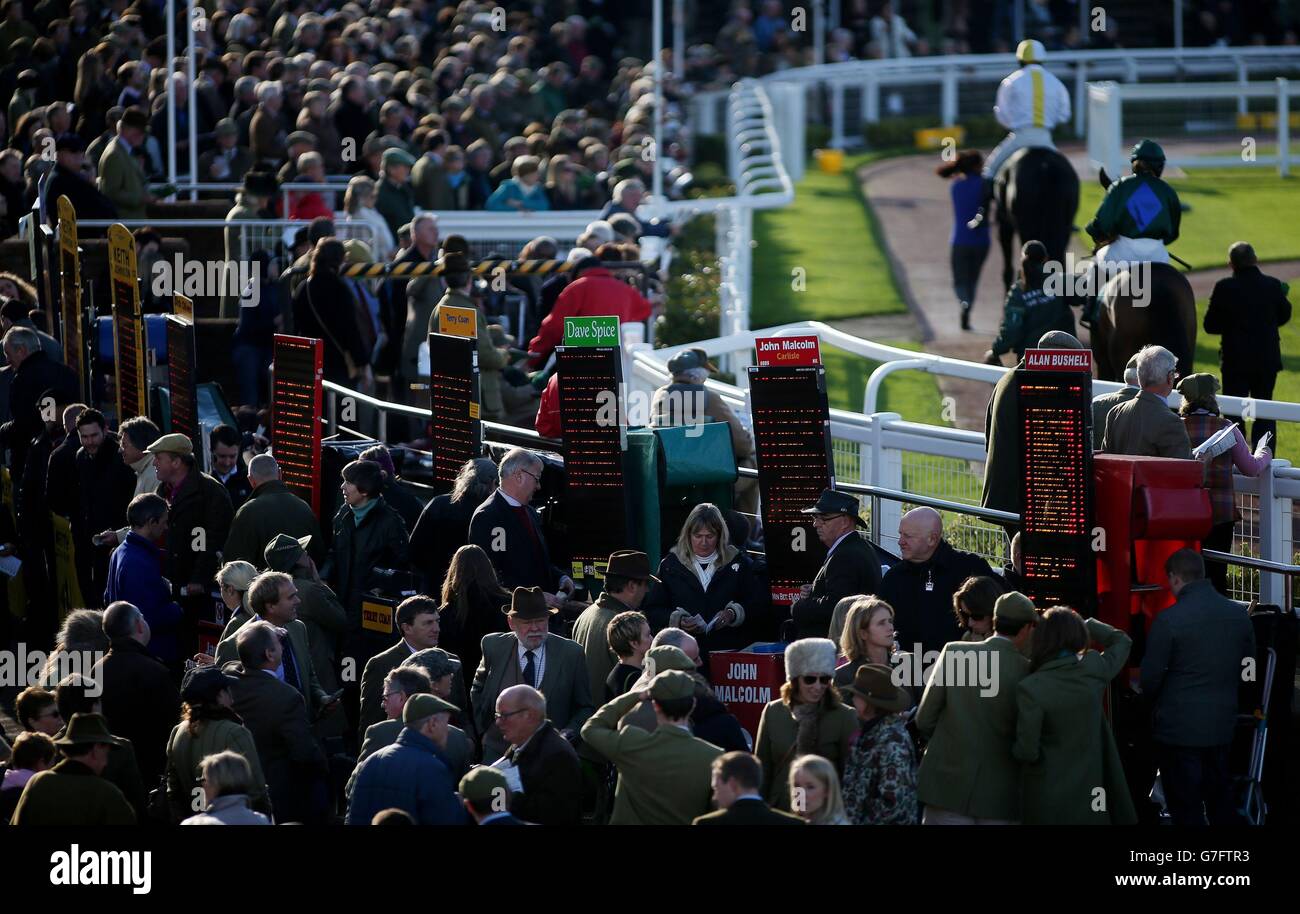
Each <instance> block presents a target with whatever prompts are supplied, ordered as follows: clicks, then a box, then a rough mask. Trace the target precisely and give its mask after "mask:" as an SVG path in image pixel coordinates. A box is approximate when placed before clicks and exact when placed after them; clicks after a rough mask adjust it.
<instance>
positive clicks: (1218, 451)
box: [1178, 372, 1273, 596]
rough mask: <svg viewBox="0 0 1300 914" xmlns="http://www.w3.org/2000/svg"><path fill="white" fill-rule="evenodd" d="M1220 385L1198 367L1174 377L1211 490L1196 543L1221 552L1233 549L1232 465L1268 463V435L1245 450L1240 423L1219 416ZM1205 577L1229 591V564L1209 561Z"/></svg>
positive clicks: (1251, 467) (1250, 471) (1251, 472)
mask: <svg viewBox="0 0 1300 914" xmlns="http://www.w3.org/2000/svg"><path fill="white" fill-rule="evenodd" d="M1218 390H1219V379H1218V378H1216V377H1215V376H1214V375H1212V374H1205V373H1202V372H1198V373H1196V374H1191V375H1188V376H1187V377H1185V378H1183V379H1182V380H1181V381H1179V382H1178V392H1179V393H1180V394H1182V395H1183V405H1182V406H1181V407H1179V409H1178V415H1179V416H1181V417H1182V420H1183V426H1184V427H1185V428H1186V429H1187V437H1188V439H1189V440H1190V441H1191V443H1192V456H1193V457H1196V458H1197V459H1199V460H1202V461H1204V463H1205V488H1206V490H1207V491H1208V492H1209V493H1210V512H1211V522H1212V524H1213V526H1211V527H1210V534H1209V536H1207V537H1206V538H1205V539H1204V540H1202V542H1201V546H1202V547H1203V548H1205V549H1217V550H1218V551H1220V552H1231V551H1232V535H1233V531H1234V529H1235V528H1236V526H1237V503H1236V498H1235V497H1234V496H1233V491H1232V468H1233V467H1234V466H1235V467H1236V468H1237V470H1239V471H1240V472H1241V474H1242V475H1243V476H1251V477H1254V476H1258V475H1259V474H1260V473H1263V472H1264V471H1265V470H1267V469H1268V468H1269V466H1270V465H1271V464H1272V462H1273V452H1272V451H1271V450H1269V447H1268V445H1269V443H1270V442H1271V441H1272V435H1265V436H1264V438H1263V439H1262V440H1261V441H1260V442H1259V447H1257V448H1256V449H1255V453H1254V454H1252V453H1251V452H1250V447H1249V445H1247V444H1246V438H1245V436H1244V435H1242V433H1241V426H1239V425H1235V424H1234V423H1233V422H1232V421H1230V420H1228V419H1225V418H1223V411H1222V410H1220V409H1219V402H1218V400H1216V399H1215V397H1214V395H1215V394H1216V393H1217V392H1218ZM1206 577H1208V578H1209V579H1210V581H1211V583H1213V584H1214V589H1215V590H1217V591H1218V592H1219V593H1221V594H1223V595H1224V596H1227V595H1228V566H1227V565H1225V564H1223V563H1222V562H1209V563H1208V564H1207V568H1206Z"/></svg>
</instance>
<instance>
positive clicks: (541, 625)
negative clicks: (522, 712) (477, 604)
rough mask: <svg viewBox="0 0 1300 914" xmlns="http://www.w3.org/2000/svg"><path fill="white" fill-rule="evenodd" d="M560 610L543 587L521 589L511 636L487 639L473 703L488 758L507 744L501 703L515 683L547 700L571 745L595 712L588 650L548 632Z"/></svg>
mask: <svg viewBox="0 0 1300 914" xmlns="http://www.w3.org/2000/svg"><path fill="white" fill-rule="evenodd" d="M557 612H559V610H558V609H556V608H554V607H551V606H547V604H546V595H545V594H544V593H543V592H542V589H541V588H540V587H516V588H515V590H514V593H513V594H512V596H511V598H510V609H509V610H508V611H507V612H506V622H507V624H509V626H510V631H509V632H501V633H495V634H490V635H485V636H484V637H483V659H482V660H480V661H479V666H478V669H477V670H476V671H475V673H474V683H473V685H472V686H471V687H470V701H471V702H472V703H473V705H474V724H475V728H476V729H477V732H478V733H480V734H482V739H483V757H484V758H485V759H489V760H492V759H498V758H501V756H502V754H503V753H504V752H505V749H506V741H505V739H504V737H503V735H502V732H501V728H500V727H499V726H498V725H497V722H496V702H497V696H499V695H500V694H501V693H502V692H503V691H504V690H505V689H507V688H509V687H510V686H512V685H519V684H523V685H529V686H532V687H533V688H535V689H537V690H538V691H540V692H541V693H542V694H543V695H545V696H546V704H547V708H548V713H549V715H550V718H551V720H552V721H553V722H554V723H555V726H556V728H557V729H558V730H559V731H560V734H561V735H562V736H564V737H565V739H567V740H569V742H570V743H573V742H576V741H577V739H578V730H579V728H580V727H582V725H583V723H584V722H585V721H586V720H587V718H588V717H590V716H591V712H592V711H594V710H595V706H594V705H593V703H592V698H591V680H590V678H589V674H588V672H587V660H586V657H585V656H584V655H583V652H582V646H581V645H579V644H578V643H577V642H576V641H570V640H569V639H568V638H562V637H561V636H559V635H556V634H554V633H552V632H550V631H548V629H549V626H550V618H551V616H552V615H554V614H555V613H557Z"/></svg>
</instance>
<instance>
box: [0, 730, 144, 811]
mask: <svg viewBox="0 0 1300 914" xmlns="http://www.w3.org/2000/svg"><path fill="white" fill-rule="evenodd" d="M121 743H122V741H121V740H120V739H118V738H117V737H116V736H114V735H113V734H112V733H109V732H108V724H106V723H105V722H104V718H103V715H100V714H74V715H73V717H72V720H71V721H69V722H68V727H67V730H66V731H65V732H64V735H63V736H62V737H61V738H60V739H57V740H55V741H54V744H55V745H56V746H58V747H59V749H60V750H62V752H63V761H61V762H59V763H58V764H57V765H55V766H54V767H53V768H50V769H48V770H46V771H41V772H38V773H37V774H35V775H33V776H32V779H31V780H30V781H28V782H27V786H26V787H24V788H23V794H22V796H21V797H19V799H18V807H17V808H16V809H15V810H14V814H13V818H12V819H11V820H10V824H12V825H63V826H68V825H77V826H80V825H134V824H135V823H136V820H135V810H133V809H132V808H131V804H130V803H128V802H127V801H126V797H124V796H122V791H120V790H118V789H117V788H116V787H114V786H113V785H112V784H110V783H109V782H108V781H106V780H104V779H103V778H102V777H100V775H101V774H103V771H104V767H105V766H106V765H107V764H108V754H109V753H110V752H111V751H112V750H113V748H114V747H116V746H119V745H121Z"/></svg>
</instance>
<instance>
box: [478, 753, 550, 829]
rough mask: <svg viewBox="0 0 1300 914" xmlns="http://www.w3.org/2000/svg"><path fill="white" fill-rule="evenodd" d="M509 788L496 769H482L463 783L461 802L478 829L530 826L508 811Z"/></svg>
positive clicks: (480, 767)
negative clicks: (488, 826)
mask: <svg viewBox="0 0 1300 914" xmlns="http://www.w3.org/2000/svg"><path fill="white" fill-rule="evenodd" d="M509 796H510V785H509V784H507V783H506V777H505V775H503V774H502V773H501V772H500V771H497V770H496V769H495V768H489V767H488V766H486V765H479V766H478V767H477V768H475V769H473V770H472V771H470V772H469V773H468V774H466V775H465V776H464V777H463V778H461V779H460V797H461V802H462V803H464V804H465V811H466V812H468V813H469V815H470V818H472V819H473V820H474V822H475V824H477V825H531V824H533V823H531V822H524V821H522V820H521V819H516V818H515V817H514V816H513V815H511V813H510V810H509V809H507V807H506V804H507V803H508V802H509V800H508V798H509Z"/></svg>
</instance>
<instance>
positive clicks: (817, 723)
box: [754, 638, 857, 812]
mask: <svg viewBox="0 0 1300 914" xmlns="http://www.w3.org/2000/svg"><path fill="white" fill-rule="evenodd" d="M834 674H835V642H833V641H831V640H830V639H829V638H803V639H801V640H799V641H796V642H794V643H793V644H791V645H790V646H789V647H787V648H786V649H785V678H786V681H785V683H784V684H783V685H782V686H781V697H780V698H778V699H777V700H775V701H772V702H769V703H768V705H767V707H765V708H763V716H762V717H761V718H760V719H759V722H758V736H757V737H756V738H755V740H754V754H755V755H756V756H758V760H759V761H760V762H761V763H762V764H763V798H764V799H765V800H767V802H768V804H769V805H771V806H772V807H774V808H776V809H781V810H785V811H787V812H788V811H789V810H790V790H789V782H790V766H791V765H792V764H793V763H794V762H795V761H796V760H797V759H799V758H801V757H802V756H805V755H820V756H821V757H822V758H824V759H826V760H827V761H829V762H830V763H831V764H832V765H833V766H834V767H835V769H836V771H839V770H841V769H842V768H843V767H844V762H845V761H846V760H847V759H848V755H849V745H850V742H851V741H852V739H853V733H854V731H855V730H856V729H857V715H855V714H854V713H853V709H852V708H850V707H848V706H847V705H845V704H844V700H843V699H842V698H841V697H840V690H839V689H838V688H836V686H835V682H834Z"/></svg>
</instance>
